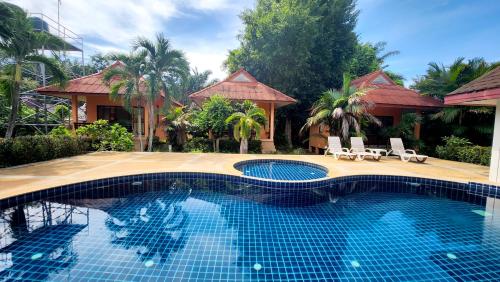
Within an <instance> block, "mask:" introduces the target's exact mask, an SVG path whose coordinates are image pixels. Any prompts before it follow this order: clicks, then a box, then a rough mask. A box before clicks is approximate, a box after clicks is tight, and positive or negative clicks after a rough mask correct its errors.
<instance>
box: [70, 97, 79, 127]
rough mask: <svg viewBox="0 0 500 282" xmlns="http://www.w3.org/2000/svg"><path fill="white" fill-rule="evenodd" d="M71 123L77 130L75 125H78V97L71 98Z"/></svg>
mask: <svg viewBox="0 0 500 282" xmlns="http://www.w3.org/2000/svg"><path fill="white" fill-rule="evenodd" d="M71 122H72V123H73V129H76V127H75V123H78V95H72V96H71Z"/></svg>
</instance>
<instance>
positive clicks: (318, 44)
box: [225, 0, 358, 136]
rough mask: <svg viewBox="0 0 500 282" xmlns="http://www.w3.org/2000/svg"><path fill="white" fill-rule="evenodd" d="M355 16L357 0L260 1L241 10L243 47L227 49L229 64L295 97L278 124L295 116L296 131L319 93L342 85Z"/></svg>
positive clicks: (241, 40) (231, 68) (232, 69)
mask: <svg viewBox="0 0 500 282" xmlns="http://www.w3.org/2000/svg"><path fill="white" fill-rule="evenodd" d="M357 16H358V11H357V10H356V8H355V1H354V0H319V1H297V0H280V1H278V0H259V1H257V4H256V6H255V8H254V9H252V10H246V11H245V12H243V13H242V14H241V19H242V21H243V23H244V26H245V28H244V31H243V33H242V34H241V35H240V37H239V38H240V47H239V48H237V49H235V50H231V51H230V52H229V55H228V58H227V60H226V61H225V67H226V68H227V69H228V70H229V71H230V72H233V71H236V70H237V69H239V68H240V67H244V68H245V69H246V70H248V71H249V72H250V73H252V74H253V75H254V76H255V77H256V78H257V79H258V80H260V81H262V82H263V83H266V84H268V85H270V86H272V87H274V88H276V89H278V90H280V91H282V92H284V93H286V94H287V95H290V96H292V97H294V98H297V99H298V100H299V101H300V103H298V104H297V105H295V106H288V107H283V108H282V109H280V111H279V113H278V115H277V117H278V120H277V123H278V126H279V124H282V125H284V124H285V122H283V119H285V118H286V119H291V120H292V122H291V123H289V124H292V125H293V127H294V128H293V130H298V129H300V128H297V127H296V125H298V124H302V123H303V121H304V120H305V119H306V117H307V110H308V109H309V108H310V107H311V105H312V103H313V102H314V101H315V100H317V98H318V96H319V95H320V93H322V92H323V91H325V90H327V89H329V88H339V87H340V86H341V84H342V73H343V72H344V71H345V70H347V68H348V63H349V60H350V58H351V56H352V54H353V52H354V47H355V44H356V42H357V39H356V34H355V33H354V27H355V25H356V20H357ZM294 136H297V135H294Z"/></svg>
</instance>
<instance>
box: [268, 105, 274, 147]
mask: <svg viewBox="0 0 500 282" xmlns="http://www.w3.org/2000/svg"><path fill="white" fill-rule="evenodd" d="M269 139H271V141H273V142H274V103H271V121H270V124H269Z"/></svg>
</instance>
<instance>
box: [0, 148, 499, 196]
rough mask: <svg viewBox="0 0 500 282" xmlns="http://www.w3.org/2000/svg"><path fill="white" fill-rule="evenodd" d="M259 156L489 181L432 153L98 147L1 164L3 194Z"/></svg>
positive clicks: (225, 165)
mask: <svg viewBox="0 0 500 282" xmlns="http://www.w3.org/2000/svg"><path fill="white" fill-rule="evenodd" d="M258 158H277V159H289V160H301V161H307V162H312V163H316V164H320V165H323V166H325V167H327V168H328V169H329V176H330V177H338V176H346V175H360V174H383V175H404V176H418V177H425V178H435V179H443V180H452V181H458V182H469V181H474V182H482V183H489V182H488V167H485V166H479V165H473V164H465V163H459V162H452V161H445V160H439V159H434V158H430V159H429V160H427V162H426V163H425V164H417V163H403V162H401V161H400V160H398V159H395V158H392V157H391V158H383V159H382V160H381V161H380V162H374V161H370V160H366V161H349V160H339V161H336V160H334V159H333V158H332V157H325V156H318V155H239V154H212V153H210V154H196V153H118V152H99V153H91V154H87V155H81V156H76V157H72V158H64V159H57V160H52V161H47V162H41V163H35V164H30V165H24V166H18V167H13V168H4V169H0V199H1V198H6V197H10V196H14V195H19V194H23V193H26V192H31V191H35V190H40V189H45V188H50V187H55V186H59V185H64V184H69V183H77V182H82V181H86V180H92V179H99V178H106V177H113V176H122V175H131V174H140V173H150V172H168V171H175V172H212V173H225V174H232V175H241V173H240V171H238V170H236V169H234V167H233V164H234V163H236V162H239V161H242V160H249V159H258Z"/></svg>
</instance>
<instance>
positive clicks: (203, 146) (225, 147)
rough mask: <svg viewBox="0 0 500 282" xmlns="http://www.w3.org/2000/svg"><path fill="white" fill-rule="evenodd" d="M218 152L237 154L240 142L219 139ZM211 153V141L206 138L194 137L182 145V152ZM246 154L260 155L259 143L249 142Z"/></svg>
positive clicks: (258, 141)
mask: <svg viewBox="0 0 500 282" xmlns="http://www.w3.org/2000/svg"><path fill="white" fill-rule="evenodd" d="M219 150H220V152H221V153H238V152H239V151H240V142H238V141H236V140H234V139H221V140H220V141H219ZM212 151H213V144H212V140H210V139H208V138H206V137H194V138H192V139H191V140H188V141H187V142H186V144H184V152H203V153H208V152H212ZM248 152H249V153H251V154H260V152H261V141H260V140H249V141H248Z"/></svg>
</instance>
